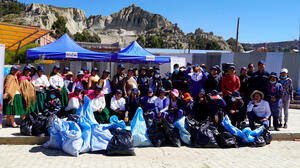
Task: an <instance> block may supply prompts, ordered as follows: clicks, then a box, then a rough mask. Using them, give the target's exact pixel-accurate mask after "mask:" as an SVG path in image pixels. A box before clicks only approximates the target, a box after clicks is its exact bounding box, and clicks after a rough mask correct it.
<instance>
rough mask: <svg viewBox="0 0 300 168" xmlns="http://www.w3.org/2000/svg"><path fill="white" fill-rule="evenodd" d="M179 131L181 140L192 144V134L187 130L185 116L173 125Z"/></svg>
mask: <svg viewBox="0 0 300 168" xmlns="http://www.w3.org/2000/svg"><path fill="white" fill-rule="evenodd" d="M173 125H174V126H175V127H176V128H178V130H179V134H180V138H181V140H182V141H183V142H184V143H185V144H187V145H190V144H191V134H190V133H189V131H188V130H187V125H186V124H185V116H183V117H181V118H180V119H178V120H177V121H175V122H174V124H173Z"/></svg>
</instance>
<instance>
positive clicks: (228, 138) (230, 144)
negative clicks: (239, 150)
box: [217, 132, 237, 148]
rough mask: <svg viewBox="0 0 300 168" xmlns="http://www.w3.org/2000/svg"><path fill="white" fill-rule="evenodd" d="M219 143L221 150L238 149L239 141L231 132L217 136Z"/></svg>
mask: <svg viewBox="0 0 300 168" xmlns="http://www.w3.org/2000/svg"><path fill="white" fill-rule="evenodd" d="M217 143H218V145H219V146H220V147H221V148H236V147H237V140H236V138H235V137H234V136H233V135H232V134H231V133H230V132H223V133H220V134H219V135H218V136H217Z"/></svg>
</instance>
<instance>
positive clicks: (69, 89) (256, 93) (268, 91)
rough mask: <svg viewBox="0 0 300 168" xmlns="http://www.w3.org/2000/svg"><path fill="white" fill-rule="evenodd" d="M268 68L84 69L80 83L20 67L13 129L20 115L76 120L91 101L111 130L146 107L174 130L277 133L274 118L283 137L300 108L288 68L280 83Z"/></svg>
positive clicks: (10, 96) (7, 109) (9, 83)
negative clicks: (185, 122)
mask: <svg viewBox="0 0 300 168" xmlns="http://www.w3.org/2000/svg"><path fill="white" fill-rule="evenodd" d="M265 66H266V65H265V63H264V61H259V62H258V70H257V71H255V66H254V65H253V64H249V65H248V68H247V67H243V68H241V71H240V76H237V75H236V67H235V66H234V65H231V66H229V67H226V68H223V71H221V69H220V67H219V66H218V65H215V66H212V67H211V68H210V69H208V68H207V67H206V65H204V64H202V65H192V64H191V63H188V64H187V65H186V66H182V67H180V66H179V65H178V64H175V65H174V72H172V73H171V72H168V73H166V74H165V75H164V77H162V76H161V73H160V71H159V69H158V68H156V67H148V68H145V67H142V68H140V69H138V68H129V69H128V70H127V74H126V73H125V66H124V65H123V64H119V65H118V71H117V74H116V75H114V76H113V78H112V79H110V78H109V76H110V71H109V70H104V71H103V72H102V74H101V77H100V76H99V75H98V74H99V71H98V68H97V67H93V68H92V69H91V71H90V70H89V69H88V68H87V67H84V68H82V70H81V71H79V72H78V73H77V74H76V77H74V74H73V73H72V72H71V71H70V68H69V67H65V68H64V69H63V71H62V72H61V69H60V66H58V65H55V66H54V68H53V70H52V72H51V73H50V75H49V76H48V77H47V76H46V75H45V74H44V71H45V70H44V67H43V66H38V67H37V68H35V67H30V66H26V67H25V68H24V69H23V72H20V71H19V69H18V67H16V66H12V68H11V71H10V74H9V75H7V76H6V78H5V83H4V96H3V99H4V114H6V115H7V118H6V126H11V127H18V125H17V124H16V123H15V120H14V116H15V115H20V116H22V118H23V119H24V118H25V117H26V114H28V113H31V112H37V113H42V114H45V115H47V114H53V113H54V114H56V115H57V116H59V117H67V116H68V115H69V114H74V113H76V110H77V109H79V108H80V107H81V106H82V105H83V100H84V96H87V97H88V98H89V99H90V106H91V110H92V111H93V112H94V115H95V119H96V120H97V122H98V123H101V124H102V123H108V122H109V118H110V117H111V116H112V115H117V116H118V118H119V119H121V120H124V121H125V122H126V123H128V124H129V123H130V121H131V120H132V118H133V117H134V114H135V112H136V110H137V108H138V107H141V108H142V109H143V111H144V117H145V118H146V120H147V121H148V120H153V119H159V118H162V117H163V118H166V119H167V120H168V121H169V122H170V123H173V122H175V121H176V120H177V119H179V118H181V117H182V116H188V117H193V118H195V119H196V120H197V121H199V122H201V121H205V120H207V119H208V120H211V121H213V122H214V123H216V124H220V123H221V122H222V120H223V118H224V116H225V115H228V116H229V117H230V119H231V121H232V124H233V125H234V126H236V127H241V125H242V123H243V122H244V121H245V119H246V118H247V117H248V120H249V126H250V127H251V129H254V128H255V123H259V124H262V125H264V126H265V127H266V128H270V126H271V122H270V119H271V118H273V127H274V129H275V130H279V128H280V127H284V128H287V122H288V108H289V103H290V102H293V101H294V99H293V85H292V80H291V79H290V78H289V77H288V70H287V69H285V68H284V69H282V70H281V72H280V75H279V76H277V74H276V73H274V72H272V73H270V74H269V73H268V72H267V71H266V70H265ZM282 109H283V110H282ZM282 111H283V112H284V121H283V122H282Z"/></svg>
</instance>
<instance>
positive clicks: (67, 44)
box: [27, 34, 111, 61]
mask: <svg viewBox="0 0 300 168" xmlns="http://www.w3.org/2000/svg"><path fill="white" fill-rule="evenodd" d="M27 58H28V59H31V60H36V59H46V60H85V61H111V54H106V53H99V52H94V51H90V50H87V49H85V48H82V47H81V46H79V45H78V44H77V43H76V42H74V41H73V40H72V39H71V38H70V36H69V35H68V34H64V35H63V36H61V37H60V38H59V39H58V40H56V41H55V42H53V43H50V44H48V45H45V46H42V47H37V48H33V49H29V50H27Z"/></svg>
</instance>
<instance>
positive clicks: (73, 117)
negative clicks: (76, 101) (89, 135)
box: [67, 114, 79, 123]
mask: <svg viewBox="0 0 300 168" xmlns="http://www.w3.org/2000/svg"><path fill="white" fill-rule="evenodd" d="M78 119H79V116H78V115H76V114H69V115H68V118H67V121H74V122H76V123H77V120H78Z"/></svg>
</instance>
